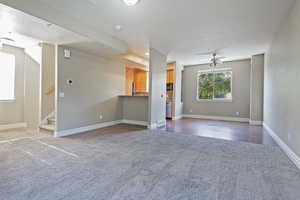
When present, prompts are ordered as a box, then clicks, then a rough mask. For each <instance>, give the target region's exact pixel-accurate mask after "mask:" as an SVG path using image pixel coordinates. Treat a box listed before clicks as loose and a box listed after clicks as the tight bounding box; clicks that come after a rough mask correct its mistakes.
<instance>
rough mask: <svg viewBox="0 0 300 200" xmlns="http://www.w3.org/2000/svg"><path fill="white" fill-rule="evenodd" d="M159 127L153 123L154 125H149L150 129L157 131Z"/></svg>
mask: <svg viewBox="0 0 300 200" xmlns="http://www.w3.org/2000/svg"><path fill="white" fill-rule="evenodd" d="M157 127H158V126H157V124H156V123H153V124H149V125H148V129H156V128H157Z"/></svg>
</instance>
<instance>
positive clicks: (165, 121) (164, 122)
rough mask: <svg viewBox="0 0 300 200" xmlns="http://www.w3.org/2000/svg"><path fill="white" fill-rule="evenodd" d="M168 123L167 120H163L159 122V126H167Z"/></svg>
mask: <svg viewBox="0 0 300 200" xmlns="http://www.w3.org/2000/svg"><path fill="white" fill-rule="evenodd" d="M166 125H167V120H161V121H159V122H157V128H159V127H162V126H166Z"/></svg>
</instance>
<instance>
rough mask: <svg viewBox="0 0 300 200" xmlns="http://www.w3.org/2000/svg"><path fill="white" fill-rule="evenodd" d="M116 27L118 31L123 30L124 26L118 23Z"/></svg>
mask: <svg viewBox="0 0 300 200" xmlns="http://www.w3.org/2000/svg"><path fill="white" fill-rule="evenodd" d="M115 29H116V30H117V31H121V30H122V29H123V27H122V26H121V25H116V26H115Z"/></svg>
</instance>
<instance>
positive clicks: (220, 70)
mask: <svg viewBox="0 0 300 200" xmlns="http://www.w3.org/2000/svg"><path fill="white" fill-rule="evenodd" d="M224 71H229V72H231V83H230V84H231V86H230V87H231V95H232V96H231V99H215V98H212V99H199V95H198V92H199V75H200V74H203V73H209V72H212V70H210V69H208V70H200V71H198V73H197V92H196V100H197V101H198V102H208V103H210V102H211V103H232V102H233V87H232V86H233V84H232V82H233V71H232V68H219V69H215V70H214V72H224Z"/></svg>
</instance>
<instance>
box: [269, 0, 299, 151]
mask: <svg viewBox="0 0 300 200" xmlns="http://www.w3.org/2000/svg"><path fill="white" fill-rule="evenodd" d="M299 19H300V1H296V3H295V5H294V6H293V8H292V10H291V13H290V15H289V16H288V18H287V19H286V20H285V21H284V23H283V24H282V27H281V28H280V30H279V32H278V34H277V35H276V37H275V38H274V40H273V43H272V46H271V48H270V50H269V51H268V53H267V55H266V66H265V89H264V121H265V123H266V124H267V125H268V126H269V127H270V128H271V129H272V130H273V131H274V132H275V133H276V134H277V135H278V136H279V137H280V138H281V139H282V140H283V141H284V142H285V143H286V144H287V145H288V146H289V147H290V148H291V149H292V150H293V151H294V152H295V153H296V154H297V155H298V156H300V123H299V116H300V103H299V101H300V89H299V81H300V59H299V52H300V45H299V44H300V37H299V35H300V23H299Z"/></svg>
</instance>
